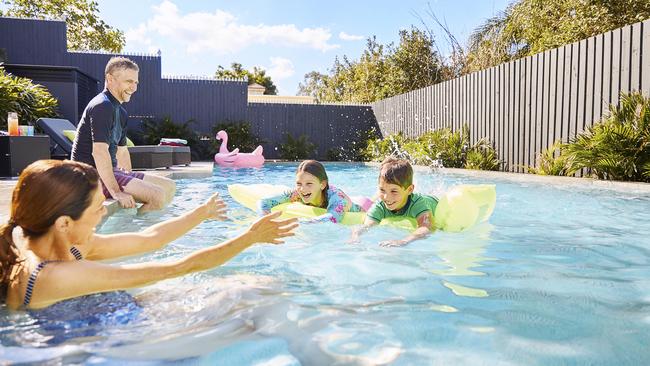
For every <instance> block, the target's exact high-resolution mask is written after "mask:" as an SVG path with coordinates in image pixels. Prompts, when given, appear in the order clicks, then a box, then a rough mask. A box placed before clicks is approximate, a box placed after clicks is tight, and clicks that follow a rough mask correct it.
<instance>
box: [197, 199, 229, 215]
mask: <svg viewBox="0 0 650 366" xmlns="http://www.w3.org/2000/svg"><path fill="white" fill-rule="evenodd" d="M201 208H202V209H203V215H204V216H203V217H204V220H207V219H213V220H219V221H223V220H225V219H227V218H228V216H226V208H227V206H226V203H225V202H224V201H223V200H222V199H221V197H219V193H215V194H213V195H212V196H211V197H210V198H208V200H207V201H206V202H205V203H204V204H203V205H201Z"/></svg>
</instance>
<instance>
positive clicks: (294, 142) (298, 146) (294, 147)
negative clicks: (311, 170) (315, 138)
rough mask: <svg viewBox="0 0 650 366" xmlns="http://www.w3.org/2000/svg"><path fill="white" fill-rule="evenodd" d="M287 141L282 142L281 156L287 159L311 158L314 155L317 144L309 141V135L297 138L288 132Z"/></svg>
mask: <svg viewBox="0 0 650 366" xmlns="http://www.w3.org/2000/svg"><path fill="white" fill-rule="evenodd" d="M286 141H287V142H285V143H284V144H280V157H281V158H282V159H286V160H302V159H309V158H311V157H313V156H314V153H315V150H316V145H315V144H313V143H311V142H310V141H309V137H307V135H301V136H300V137H298V138H297V139H296V138H294V137H293V136H291V134H290V133H287V140H286Z"/></svg>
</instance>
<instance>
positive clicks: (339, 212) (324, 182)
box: [258, 160, 365, 223]
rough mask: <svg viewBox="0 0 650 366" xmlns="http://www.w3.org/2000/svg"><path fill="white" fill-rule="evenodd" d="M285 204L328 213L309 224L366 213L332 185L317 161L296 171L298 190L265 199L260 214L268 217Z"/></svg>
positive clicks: (312, 161) (335, 220) (309, 162)
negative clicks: (354, 213)
mask: <svg viewBox="0 0 650 366" xmlns="http://www.w3.org/2000/svg"><path fill="white" fill-rule="evenodd" d="M285 202H302V203H304V204H306V205H309V206H315V207H320V208H325V209H327V213H325V214H323V215H321V216H318V217H316V218H314V219H313V220H308V221H310V222H328V221H331V222H334V223H337V222H341V220H342V219H343V214H344V213H346V212H362V211H365V210H364V209H363V208H362V207H361V206H359V205H358V204H356V203H354V202H352V200H351V199H350V197H348V195H347V194H345V193H344V192H343V191H342V190H340V189H338V188H336V187H334V186H333V185H330V184H329V179H328V178H327V172H326V171H325V167H324V166H323V164H321V163H319V162H318V161H316V160H305V161H303V162H302V163H300V165H299V166H298V170H297V171H296V188H295V189H293V190H290V191H287V192H284V193H282V194H280V195H277V196H274V197H268V198H264V199H261V200H260V202H259V204H258V211H259V212H260V213H263V214H268V213H269V212H271V209H272V208H273V207H275V206H277V205H279V204H281V203H285Z"/></svg>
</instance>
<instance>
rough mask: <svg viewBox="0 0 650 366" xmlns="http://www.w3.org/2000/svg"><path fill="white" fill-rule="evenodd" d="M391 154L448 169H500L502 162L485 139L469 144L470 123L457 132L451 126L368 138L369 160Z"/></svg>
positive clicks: (379, 159) (420, 163) (366, 153)
mask: <svg viewBox="0 0 650 366" xmlns="http://www.w3.org/2000/svg"><path fill="white" fill-rule="evenodd" d="M388 156H395V157H398V158H402V159H407V160H409V161H410V162H411V163H413V164H418V165H435V166H439V165H442V166H444V167H446V168H467V169H482V170H498V169H499V168H500V167H501V165H502V164H503V163H502V162H501V161H500V160H499V159H498V156H497V153H496V151H495V150H494V147H492V144H491V143H489V142H488V141H487V140H486V139H480V140H479V141H477V142H476V143H475V144H474V145H473V146H469V133H468V128H467V126H464V127H463V128H462V129H460V131H456V132H453V131H452V130H451V129H449V128H443V129H440V130H435V131H428V132H426V133H424V134H422V135H420V136H419V137H417V138H406V137H404V135H403V134H402V133H401V132H400V133H397V134H395V135H389V136H387V137H386V138H384V139H377V138H375V139H370V140H369V141H368V144H367V147H366V149H365V155H364V158H365V159H366V160H370V161H382V160H384V159H385V158H386V157H388Z"/></svg>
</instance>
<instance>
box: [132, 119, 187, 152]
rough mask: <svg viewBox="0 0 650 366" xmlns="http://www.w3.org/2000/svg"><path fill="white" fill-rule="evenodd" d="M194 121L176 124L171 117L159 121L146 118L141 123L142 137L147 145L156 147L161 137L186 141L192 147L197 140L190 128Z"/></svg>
mask: <svg viewBox="0 0 650 366" xmlns="http://www.w3.org/2000/svg"><path fill="white" fill-rule="evenodd" d="M192 123H194V120H189V121H186V122H185V123H176V122H174V121H172V119H171V117H169V116H167V117H163V118H162V119H160V120H154V119H151V118H146V119H144V120H143V121H142V137H143V139H144V143H145V144H147V145H158V143H160V139H161V138H163V137H167V138H177V139H183V140H187V143H188V145H190V146H191V145H192V144H193V143H194V142H196V141H197V140H198V136H197V135H196V133H195V132H194V131H193V130H192V129H191V128H190V125H191V124H192Z"/></svg>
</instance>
